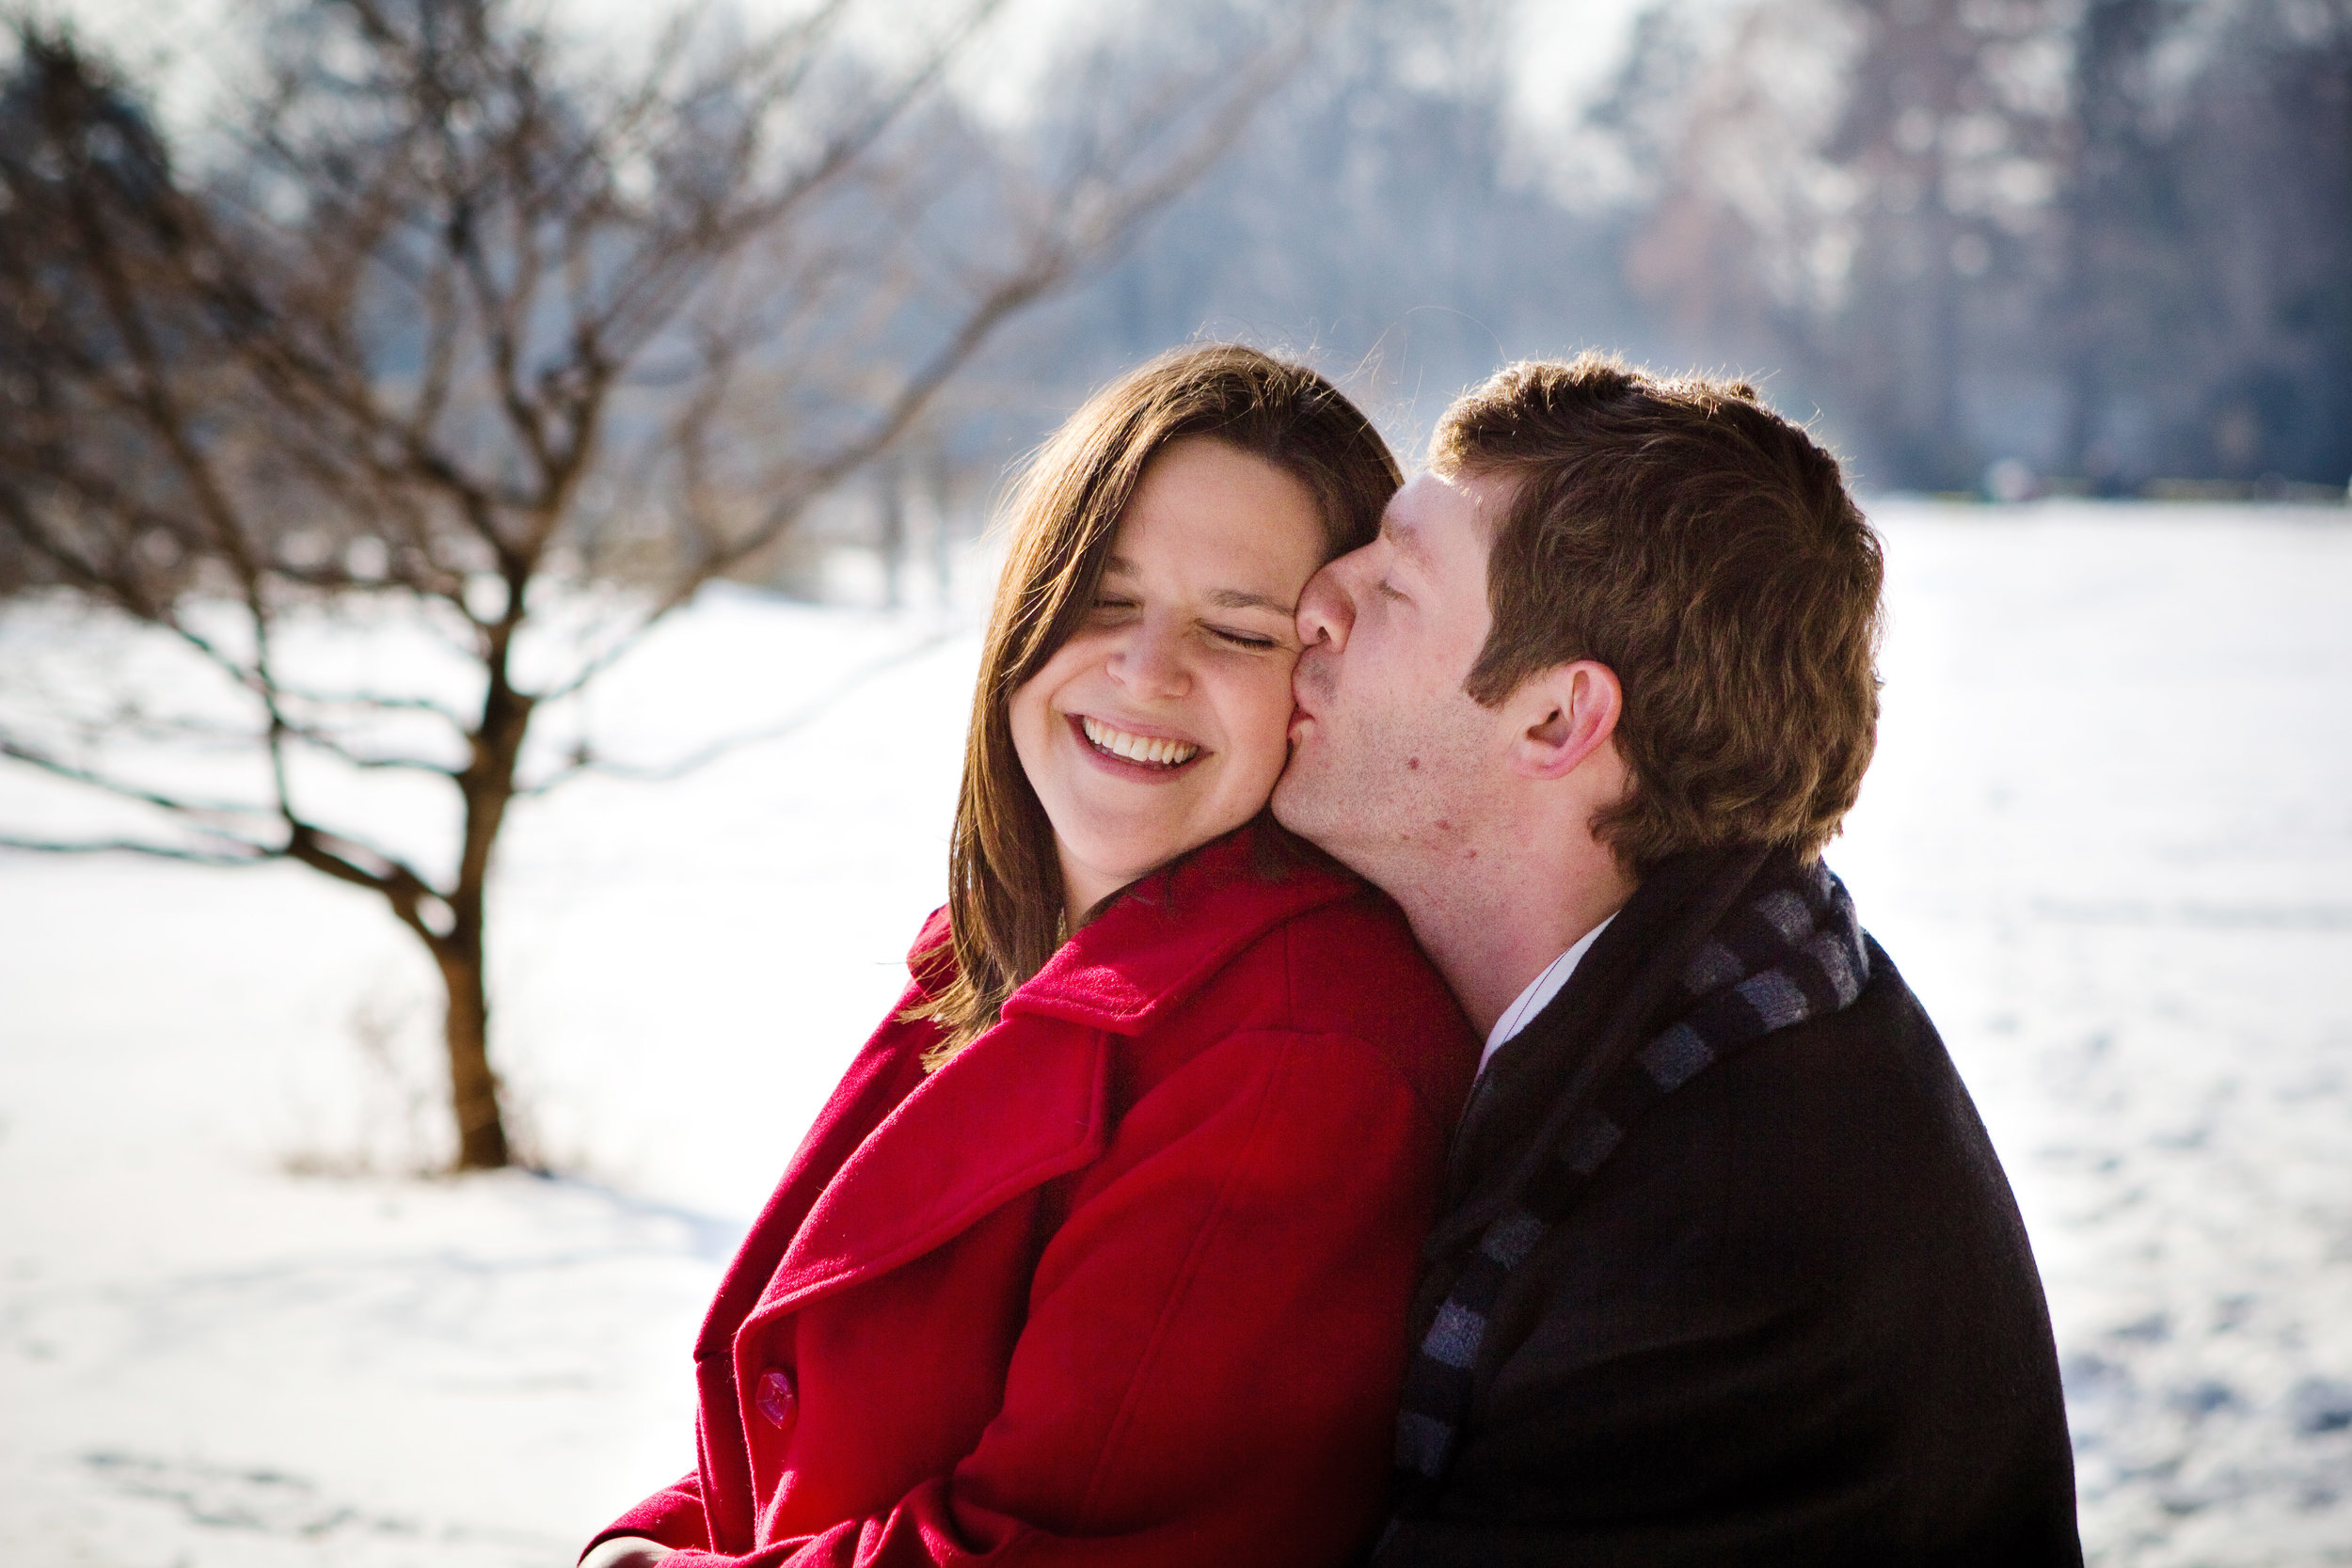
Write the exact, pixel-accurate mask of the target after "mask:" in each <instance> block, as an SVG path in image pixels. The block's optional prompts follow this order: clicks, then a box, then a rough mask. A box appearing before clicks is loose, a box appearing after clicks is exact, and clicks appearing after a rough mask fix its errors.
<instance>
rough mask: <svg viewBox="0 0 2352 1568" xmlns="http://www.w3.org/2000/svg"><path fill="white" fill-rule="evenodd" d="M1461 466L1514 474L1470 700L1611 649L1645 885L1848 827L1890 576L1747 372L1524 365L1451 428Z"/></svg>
mask: <svg viewBox="0 0 2352 1568" xmlns="http://www.w3.org/2000/svg"><path fill="white" fill-rule="evenodd" d="M1430 461H1431V467H1434V468H1435V469H1436V470H1437V471H1438V472H1439V473H1441V474H1454V473H1461V474H1468V475H1475V476H1495V477H1501V478H1503V479H1507V480H1509V481H1510V482H1512V483H1513V494H1512V500H1511V504H1510V507H1509V510H1508V512H1507V513H1506V514H1505V515H1504V516H1503V518H1502V522H1501V524H1500V525H1499V527H1498V530H1497V532H1496V536H1495V539H1494V542H1493V549H1492V554H1491V556H1490V559H1489V563H1488V566H1487V577H1486V592H1487V599H1488V603H1489V605H1490V607H1491V608H1492V610H1493V613H1494V628H1493V630H1492V631H1491V632H1490V633H1489V634H1488V637H1487V639H1486V647H1485V648H1484V649H1483V650H1482V651H1481V652H1480V654H1479V657H1478V662H1477V663H1476V664H1475V665H1474V666H1473V667H1472V668H1471V671H1470V678H1469V680H1468V681H1467V683H1466V689H1467V690H1468V692H1469V694H1470V696H1471V697H1472V698H1473V699H1474V700H1476V701H1477V702H1479V703H1482V704H1485V705H1488V706H1492V705H1495V704H1497V703H1500V702H1502V700H1503V699H1504V698H1505V697H1507V696H1509V695H1510V693H1511V692H1512V691H1514V690H1516V689H1518V687H1519V686H1520V684H1521V683H1523V682H1524V681H1526V680H1527V678H1528V677H1529V676H1531V675H1534V673H1537V672H1538V671H1542V670H1546V669H1549V668H1551V667H1553V666H1556V665H1560V664H1565V663H1567V662H1570V661H1572V660H1576V659H1584V658H1589V659H1595V660H1597V661H1598V662H1600V663H1602V664H1605V665H1607V666H1609V668H1610V669H1612V670H1613V671H1614V672H1615V673H1616V675H1617V679H1618V681H1619V683H1620V684H1621V685H1622V687H1623V688H1624V691H1625V706H1624V712H1623V714H1622V716H1621V717H1620V719H1619V721H1618V724H1617V732H1616V744H1617V747H1618V750H1619V752H1620V754H1621V755H1622V756H1623V757H1624V758H1625V760H1626V763H1627V764H1628V766H1629V768H1630V770H1631V772H1632V775H1633V780H1634V784H1633V789H1632V792H1631V793H1630V795H1629V797H1628V798H1627V799H1626V800H1624V801H1623V802H1621V803H1620V804H1619V805H1617V806H1615V807H1613V808H1612V809H1611V810H1609V811H1607V812H1605V813H1603V814H1602V816H1600V818H1599V819H1598V820H1597V821H1596V822H1595V824H1594V827H1595V832H1596V833H1597V836H1599V837H1600V838H1601V839H1602V841H1603V842H1605V843H1607V844H1609V845H1610V846H1611V847H1613V848H1614V849H1615V851H1616V852H1617V855H1618V856H1619V858H1620V859H1622V860H1623V861H1625V862H1626V863H1628V864H1629V865H1630V866H1632V867H1633V868H1635V869H1636V870H1637V871H1646V870H1647V869H1648V868H1650V867H1651V866H1653V865H1655V864H1656V863H1659V862H1661V861H1662V860H1664V859H1666V858H1667V857H1668V856H1671V855H1675V854H1678V853H1681V852H1683V851H1685V850H1692V849H1704V848H1712V847H1720V846H1724V845H1729V844H1738V843H1761V844H1772V845H1782V846H1787V847H1790V848H1793V849H1795V850H1796V851H1798V853H1799V854H1800V855H1801V856H1803V857H1804V858H1805V859H1807V860H1810V859H1812V858H1813V857H1814V856H1816V855H1818V854H1819V853H1820V848H1821V846H1822V845H1823V844H1825V843H1827V842H1828V840H1829V839H1830V837H1831V836H1832V835H1833V834H1835V833H1836V832H1837V827H1838V823H1839V822H1840V820H1841V819H1842V818H1843V817H1844V816H1845V815H1846V813H1847V811H1848V810H1850V809H1851V807H1852V805H1853V803H1854V800H1855V797H1856V796H1857V795H1858V794H1859V793H1860V791H1861V787H1862V775H1863V772H1864V770H1865V769H1866V768H1868V767H1869V765H1870V753H1871V751H1872V749H1873V747H1874V746H1875V744H1876V741H1877V734H1878V713H1879V695H1878V689H1879V681H1878V673H1877V669H1876V662H1877V656H1878V645H1879V636H1880V629H1881V624H1882V612H1881V608H1880V598H1879V590H1880V584H1881V580H1882V578H1883V562H1882V559H1881V556H1880V549H1879V540H1878V536H1877V535H1876V534H1875V533H1874V532H1873V531H1871V529H1870V526H1869V524H1868V523H1867V522H1865V521H1864V520H1863V516H1862V513H1861V510H1860V509H1859V508H1858V507H1856V506H1855V504H1854V502H1853V499H1852V498H1851V496H1849V495H1848V494H1847V493H1846V486H1845V482H1844V479H1843V476H1842V475H1841V474H1840V473H1839V471H1838V466H1837V460H1836V458H1835V457H1833V456H1831V455H1830V454H1829V453H1828V452H1826V451H1822V450H1821V448H1820V447H1819V446H1818V445H1816V444H1815V443H1814V441H1813V439H1812V438H1811V437H1810V436H1808V435H1806V433H1805V432H1804V430H1802V429H1800V428H1799V427H1798V426H1796V425H1794V424H1791V423H1790V422H1789V421H1788V420H1784V419H1782V418H1781V417H1780V416H1779V415H1777V414H1774V413H1773V412H1772V410H1770V409H1769V408H1767V407H1765V406H1764V404H1763V403H1762V401H1761V400H1760V399H1758V398H1757V396H1756V390H1755V388H1752V387H1749V386H1747V385H1746V384H1744V383H1740V382H1727V381H1713V380H1708V379H1705V378H1702V377H1697V376H1688V377H1681V378H1676V379H1663V378H1660V377H1655V376H1652V375H1650V374H1648V373H1647V372H1644V371H1640V370H1635V369H1632V368H1630V367H1629V366H1627V365H1626V364H1625V363H1624V362H1623V361H1621V360H1619V359H1615V358H1613V357H1608V356H1599V355H1592V354H1588V355H1585V356H1581V357H1580V358H1578V359H1576V360H1574V361H1573V362H1570V363H1565V364H1563V363H1560V362H1557V361H1526V362H1523V363H1520V364H1516V365H1512V366H1509V367H1507V368H1505V369H1504V370H1502V371H1500V372H1497V373H1496V374H1495V375H1494V376H1493V378H1492V379H1490V380H1488V381H1487V382H1486V385H1485V386H1483V387H1480V388H1477V389H1476V390H1474V391H1471V392H1469V393H1467V394H1465V395H1464V396H1463V397H1462V398H1461V399H1459V400H1458V401H1457V402H1455V403H1454V405H1453V406H1452V407H1451V408H1449V409H1447V410H1446V412H1445V415H1444V416H1443V418H1442V419H1441V420H1439V423H1438V431H1437V435H1436V437H1435V439H1434V442H1433V444H1432V450H1431V454H1430Z"/></svg>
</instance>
